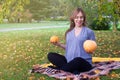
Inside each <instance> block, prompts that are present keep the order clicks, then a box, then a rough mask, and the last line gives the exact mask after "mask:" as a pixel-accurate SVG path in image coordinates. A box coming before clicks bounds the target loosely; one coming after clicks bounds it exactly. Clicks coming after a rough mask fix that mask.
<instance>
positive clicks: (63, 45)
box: [52, 42, 66, 50]
mask: <svg viewBox="0 0 120 80" xmlns="http://www.w3.org/2000/svg"><path fill="white" fill-rule="evenodd" d="M52 44H54V45H56V46H58V47H61V48H63V49H64V50H65V48H66V46H65V44H62V43H60V42H57V43H52Z"/></svg>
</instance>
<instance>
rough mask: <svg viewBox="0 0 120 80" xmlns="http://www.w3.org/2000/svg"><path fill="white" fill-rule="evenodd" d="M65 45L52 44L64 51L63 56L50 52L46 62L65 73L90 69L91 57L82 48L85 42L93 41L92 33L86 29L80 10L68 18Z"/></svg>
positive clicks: (83, 16) (76, 10)
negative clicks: (68, 24)
mask: <svg viewBox="0 0 120 80" xmlns="http://www.w3.org/2000/svg"><path fill="white" fill-rule="evenodd" d="M65 37H66V44H65V45H64V44H61V43H60V42H57V43H53V44H54V45H56V46H59V47H61V48H63V49H65V56H63V55H60V54H58V53H54V52H50V53H49V54H48V60H49V61H50V62H51V63H52V64H54V65H55V66H56V68H57V69H61V70H64V71H67V72H72V73H75V74H77V73H80V72H85V71H89V70H91V69H92V56H91V54H89V53H87V52H86V51H85V50H84V48H83V43H84V41H85V40H95V35H94V32H93V31H92V30H91V29H89V28H88V27H86V15H85V13H84V11H83V10H82V9H81V8H77V9H75V11H73V13H72V15H71V17H70V28H69V29H68V30H67V31H66V33H65Z"/></svg>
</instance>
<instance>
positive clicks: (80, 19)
mask: <svg viewBox="0 0 120 80" xmlns="http://www.w3.org/2000/svg"><path fill="white" fill-rule="evenodd" d="M83 21H84V17H83V14H82V13H81V12H79V13H78V14H77V15H76V17H75V19H74V23H75V26H76V27H81V26H82V24H83Z"/></svg>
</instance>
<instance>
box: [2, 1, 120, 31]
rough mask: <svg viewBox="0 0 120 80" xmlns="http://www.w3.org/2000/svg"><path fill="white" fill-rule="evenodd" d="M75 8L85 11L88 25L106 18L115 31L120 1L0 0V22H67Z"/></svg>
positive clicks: (119, 18)
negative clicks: (111, 23)
mask: <svg viewBox="0 0 120 80" xmlns="http://www.w3.org/2000/svg"><path fill="white" fill-rule="evenodd" d="M76 7H81V8H83V9H84V10H85V12H86V14H87V20H88V24H91V23H92V22H93V20H98V21H99V22H101V21H102V20H103V19H104V18H106V19H107V21H112V22H113V24H114V27H113V28H114V30H116V28H117V23H118V21H119V20H120V0H0V22H1V23H3V22H5V21H7V22H9V23H10V22H12V23H16V22H17V23H20V22H21V23H22V22H34V21H36V22H39V21H41V20H68V19H69V16H70V14H71V12H72V10H73V9H74V8H76ZM94 24H95V23H94ZM96 24H100V23H96Z"/></svg>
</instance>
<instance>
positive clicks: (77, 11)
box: [65, 8, 86, 37]
mask: <svg viewBox="0 0 120 80" xmlns="http://www.w3.org/2000/svg"><path fill="white" fill-rule="evenodd" d="M79 12H81V13H82V14H83V18H84V20H83V24H82V25H83V26H86V15H85V12H84V11H83V10H82V9H81V8H76V9H75V10H74V11H73V13H72V15H71V16H70V27H69V29H68V30H67V31H66V32H65V37H66V35H67V33H68V32H69V31H71V30H72V29H73V28H74V27H75V22H74V19H75V18H76V16H77V14H78V13H79Z"/></svg>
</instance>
